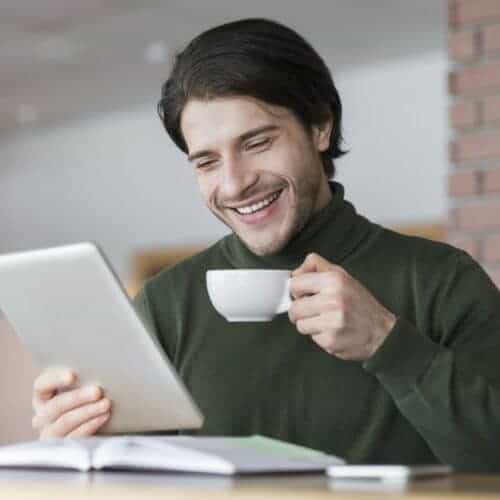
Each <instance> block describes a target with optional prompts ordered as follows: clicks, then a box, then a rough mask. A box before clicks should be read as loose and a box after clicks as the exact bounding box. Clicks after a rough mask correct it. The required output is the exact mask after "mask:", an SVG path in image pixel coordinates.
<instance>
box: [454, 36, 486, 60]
mask: <svg viewBox="0 0 500 500" xmlns="http://www.w3.org/2000/svg"><path fill="white" fill-rule="evenodd" d="M448 53H449V55H450V57H451V58H452V59H456V60H457V61H468V60H470V59H473V58H474V57H476V56H477V55H478V54H479V39H478V36H477V33H476V32H474V31H459V32H458V33H452V34H451V35H450V37H449V38H448Z"/></svg>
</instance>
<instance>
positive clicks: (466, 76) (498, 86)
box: [449, 0, 500, 95]
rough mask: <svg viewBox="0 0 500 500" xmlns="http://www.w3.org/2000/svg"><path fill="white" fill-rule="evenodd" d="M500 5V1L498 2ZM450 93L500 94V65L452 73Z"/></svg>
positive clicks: (495, 64)
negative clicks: (495, 92)
mask: <svg viewBox="0 0 500 500" xmlns="http://www.w3.org/2000/svg"><path fill="white" fill-rule="evenodd" d="M498 4H499V5H500V0H498ZM449 87H450V92H451V93H452V94H455V95H473V94H474V93H485V92H491V91H497V92H500V63H498V62H495V63H493V64H488V65H485V66H480V67H474V68H464V69H461V70H459V71H454V72H451V73H450V77H449Z"/></svg>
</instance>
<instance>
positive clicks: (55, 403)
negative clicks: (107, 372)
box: [32, 385, 103, 429]
mask: <svg viewBox="0 0 500 500" xmlns="http://www.w3.org/2000/svg"><path fill="white" fill-rule="evenodd" d="M102 395H103V393H102V389H101V388H100V387H97V386H93V385H90V386H86V387H82V388H79V389H73V390H70V391H67V392H62V393H60V394H57V395H56V396H54V397H53V398H52V399H50V400H49V401H46V402H45V403H43V404H42V405H39V406H38V409H37V411H36V415H35V417H33V421H32V424H33V427H34V428H35V429H42V428H44V427H45V426H47V425H49V424H51V423H52V422H55V421H56V420H57V419H59V418H60V417H61V415H63V414H65V413H67V412H69V411H71V410H73V409H74V408H78V407H80V406H84V405H87V404H88V403H93V402H95V401H98V400H99V399H101V398H102Z"/></svg>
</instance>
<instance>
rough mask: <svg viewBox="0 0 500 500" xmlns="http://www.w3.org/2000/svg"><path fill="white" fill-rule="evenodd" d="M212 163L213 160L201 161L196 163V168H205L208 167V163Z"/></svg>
mask: <svg viewBox="0 0 500 500" xmlns="http://www.w3.org/2000/svg"><path fill="white" fill-rule="evenodd" d="M213 163H215V160H207V161H202V162H200V163H197V164H196V168H200V169H202V168H206V167H209V166H210V165H212V164H213Z"/></svg>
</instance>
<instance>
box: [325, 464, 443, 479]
mask: <svg viewBox="0 0 500 500" xmlns="http://www.w3.org/2000/svg"><path fill="white" fill-rule="evenodd" d="M451 472H452V469H451V467H449V466H448V465H436V464H431V465H412V466H408V465H331V466H330V467H328V469H327V471H326V473H327V474H328V476H330V477H333V478H335V479H354V480H363V479H366V480H378V481H408V480H410V479H416V478H425V477H435V476H443V475H447V474H450V473H451Z"/></svg>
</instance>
